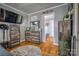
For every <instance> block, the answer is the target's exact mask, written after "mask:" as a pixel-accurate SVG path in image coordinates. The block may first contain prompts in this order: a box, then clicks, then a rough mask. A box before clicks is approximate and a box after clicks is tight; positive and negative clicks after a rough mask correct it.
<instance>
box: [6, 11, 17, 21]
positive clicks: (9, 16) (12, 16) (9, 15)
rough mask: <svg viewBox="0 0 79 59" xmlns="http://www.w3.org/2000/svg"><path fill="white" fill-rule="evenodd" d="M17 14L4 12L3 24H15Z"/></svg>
mask: <svg viewBox="0 0 79 59" xmlns="http://www.w3.org/2000/svg"><path fill="white" fill-rule="evenodd" d="M17 16H18V14H16V13H13V12H10V11H6V16H5V22H10V23H16V21H17Z"/></svg>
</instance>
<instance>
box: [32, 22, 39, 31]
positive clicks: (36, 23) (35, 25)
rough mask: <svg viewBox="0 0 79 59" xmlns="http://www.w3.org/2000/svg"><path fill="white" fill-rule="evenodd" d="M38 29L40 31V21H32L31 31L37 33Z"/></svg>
mask: <svg viewBox="0 0 79 59" xmlns="http://www.w3.org/2000/svg"><path fill="white" fill-rule="evenodd" d="M39 29H40V21H32V22H31V31H39Z"/></svg>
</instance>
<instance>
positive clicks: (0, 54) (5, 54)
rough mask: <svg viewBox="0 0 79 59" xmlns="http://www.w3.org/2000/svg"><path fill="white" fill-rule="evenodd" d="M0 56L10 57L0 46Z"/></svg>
mask: <svg viewBox="0 0 79 59" xmlns="http://www.w3.org/2000/svg"><path fill="white" fill-rule="evenodd" d="M0 56H12V54H11V53H9V52H8V51H7V50H5V49H4V48H3V47H2V46H1V45H0Z"/></svg>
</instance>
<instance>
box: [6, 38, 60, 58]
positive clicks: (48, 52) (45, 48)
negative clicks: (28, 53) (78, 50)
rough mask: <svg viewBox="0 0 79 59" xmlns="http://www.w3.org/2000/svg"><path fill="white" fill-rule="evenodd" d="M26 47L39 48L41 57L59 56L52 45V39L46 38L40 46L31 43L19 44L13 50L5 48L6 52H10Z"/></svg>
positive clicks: (55, 46)
mask: <svg viewBox="0 0 79 59" xmlns="http://www.w3.org/2000/svg"><path fill="white" fill-rule="evenodd" d="M27 45H35V46H37V47H39V48H40V49H41V51H42V55H43V56H57V55H58V54H59V51H58V46H57V45H54V44H53V41H52V37H48V38H47V40H46V41H45V42H44V43H40V44H33V43H32V42H30V41H29V42H27V41H24V42H21V43H20V45H17V46H16V47H13V48H7V49H6V50H8V51H11V50H13V49H16V48H18V47H21V46H27Z"/></svg>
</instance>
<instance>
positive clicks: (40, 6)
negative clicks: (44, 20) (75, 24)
mask: <svg viewBox="0 0 79 59" xmlns="http://www.w3.org/2000/svg"><path fill="white" fill-rule="evenodd" d="M6 4H7V5H9V6H11V7H13V8H16V9H18V10H20V11H22V12H24V13H27V14H30V13H34V12H37V11H40V10H44V9H47V8H50V7H54V6H57V5H60V4H62V3H6Z"/></svg>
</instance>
